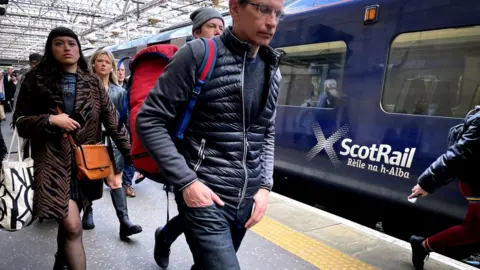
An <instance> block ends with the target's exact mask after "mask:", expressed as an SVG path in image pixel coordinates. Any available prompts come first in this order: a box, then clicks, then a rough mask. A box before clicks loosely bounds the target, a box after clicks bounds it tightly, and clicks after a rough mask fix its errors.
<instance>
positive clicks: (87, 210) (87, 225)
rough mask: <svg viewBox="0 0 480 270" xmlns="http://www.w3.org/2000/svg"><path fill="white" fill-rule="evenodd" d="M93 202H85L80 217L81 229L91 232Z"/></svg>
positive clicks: (93, 226) (92, 226)
mask: <svg viewBox="0 0 480 270" xmlns="http://www.w3.org/2000/svg"><path fill="white" fill-rule="evenodd" d="M92 206H93V202H91V201H89V200H86V203H85V206H84V207H83V217H82V227H83V229H84V230H92V229H93V228H95V223H94V222H93V208H92Z"/></svg>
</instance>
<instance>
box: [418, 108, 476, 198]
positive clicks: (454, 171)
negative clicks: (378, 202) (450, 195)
mask: <svg viewBox="0 0 480 270" xmlns="http://www.w3.org/2000/svg"><path fill="white" fill-rule="evenodd" d="M464 125H465V126H464V130H463V131H462V133H461V136H459V138H458V139H457V140H456V142H455V143H454V144H453V145H452V146H450V147H449V148H448V150H447V152H446V153H444V154H443V155H441V156H440V157H439V158H437V160H436V161H435V162H433V163H432V164H431V165H430V167H429V168H428V169H427V170H425V171H424V172H423V173H422V175H420V177H419V179H418V184H419V185H420V186H421V187H422V188H423V189H424V190H425V191H427V192H428V193H433V192H435V191H436V190H437V189H439V188H440V187H441V186H443V185H446V184H448V183H449V182H450V180H451V179H455V178H458V179H459V180H460V181H463V182H466V183H468V184H469V185H470V188H471V189H472V191H473V192H474V194H475V196H478V195H480V180H479V179H480V171H479V170H478V164H480V111H478V112H477V113H475V114H473V115H471V116H469V117H467V118H466V119H465V120H464Z"/></svg>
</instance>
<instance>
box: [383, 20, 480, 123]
mask: <svg viewBox="0 0 480 270" xmlns="http://www.w3.org/2000/svg"><path fill="white" fill-rule="evenodd" d="M479 75H480V27H479V26H474V27H466V28H455V29H442V30H433V31H425V32H416V33H405V34H401V35H399V36H398V37H397V38H395V40H393V42H392V46H391V49H390V56H389V63H388V69H387V74H386V78H385V88H384V90H383V96H382V107H383V109H384V110H385V111H386V112H393V113H405V114H416V115H431V116H446V117H458V118H463V117H464V116H465V114H466V113H467V112H468V111H469V110H470V109H472V108H473V107H474V106H475V105H478V104H480V76H479Z"/></svg>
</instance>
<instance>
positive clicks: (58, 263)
mask: <svg viewBox="0 0 480 270" xmlns="http://www.w3.org/2000/svg"><path fill="white" fill-rule="evenodd" d="M53 270H68V267H67V260H66V259H65V256H61V255H59V254H58V253H55V262H54V263H53Z"/></svg>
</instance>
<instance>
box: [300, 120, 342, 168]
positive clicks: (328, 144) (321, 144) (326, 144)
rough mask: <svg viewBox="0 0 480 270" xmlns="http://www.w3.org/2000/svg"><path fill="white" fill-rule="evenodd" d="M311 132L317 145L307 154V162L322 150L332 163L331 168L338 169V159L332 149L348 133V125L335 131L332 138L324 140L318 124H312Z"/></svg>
mask: <svg viewBox="0 0 480 270" xmlns="http://www.w3.org/2000/svg"><path fill="white" fill-rule="evenodd" d="M312 128H313V132H314V133H315V137H316V138H317V144H316V145H315V146H314V147H313V148H312V150H310V151H309V152H308V153H307V159H308V161H311V160H312V159H313V158H314V157H315V156H316V155H317V154H318V153H320V152H321V151H322V150H323V149H325V152H327V155H328V157H329V158H330V161H332V163H333V166H335V167H336V168H338V167H339V166H340V163H341V161H340V160H339V159H338V156H337V153H335V150H334V149H333V145H334V144H335V143H336V142H337V141H338V140H339V139H340V138H341V137H343V136H345V135H346V134H347V132H348V125H344V126H343V127H341V128H340V129H339V130H337V131H336V132H335V133H334V134H333V135H332V136H330V137H329V138H328V139H325V135H324V134H323V131H322V128H321V127H320V124H319V123H317V122H314V123H313V127H312Z"/></svg>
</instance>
